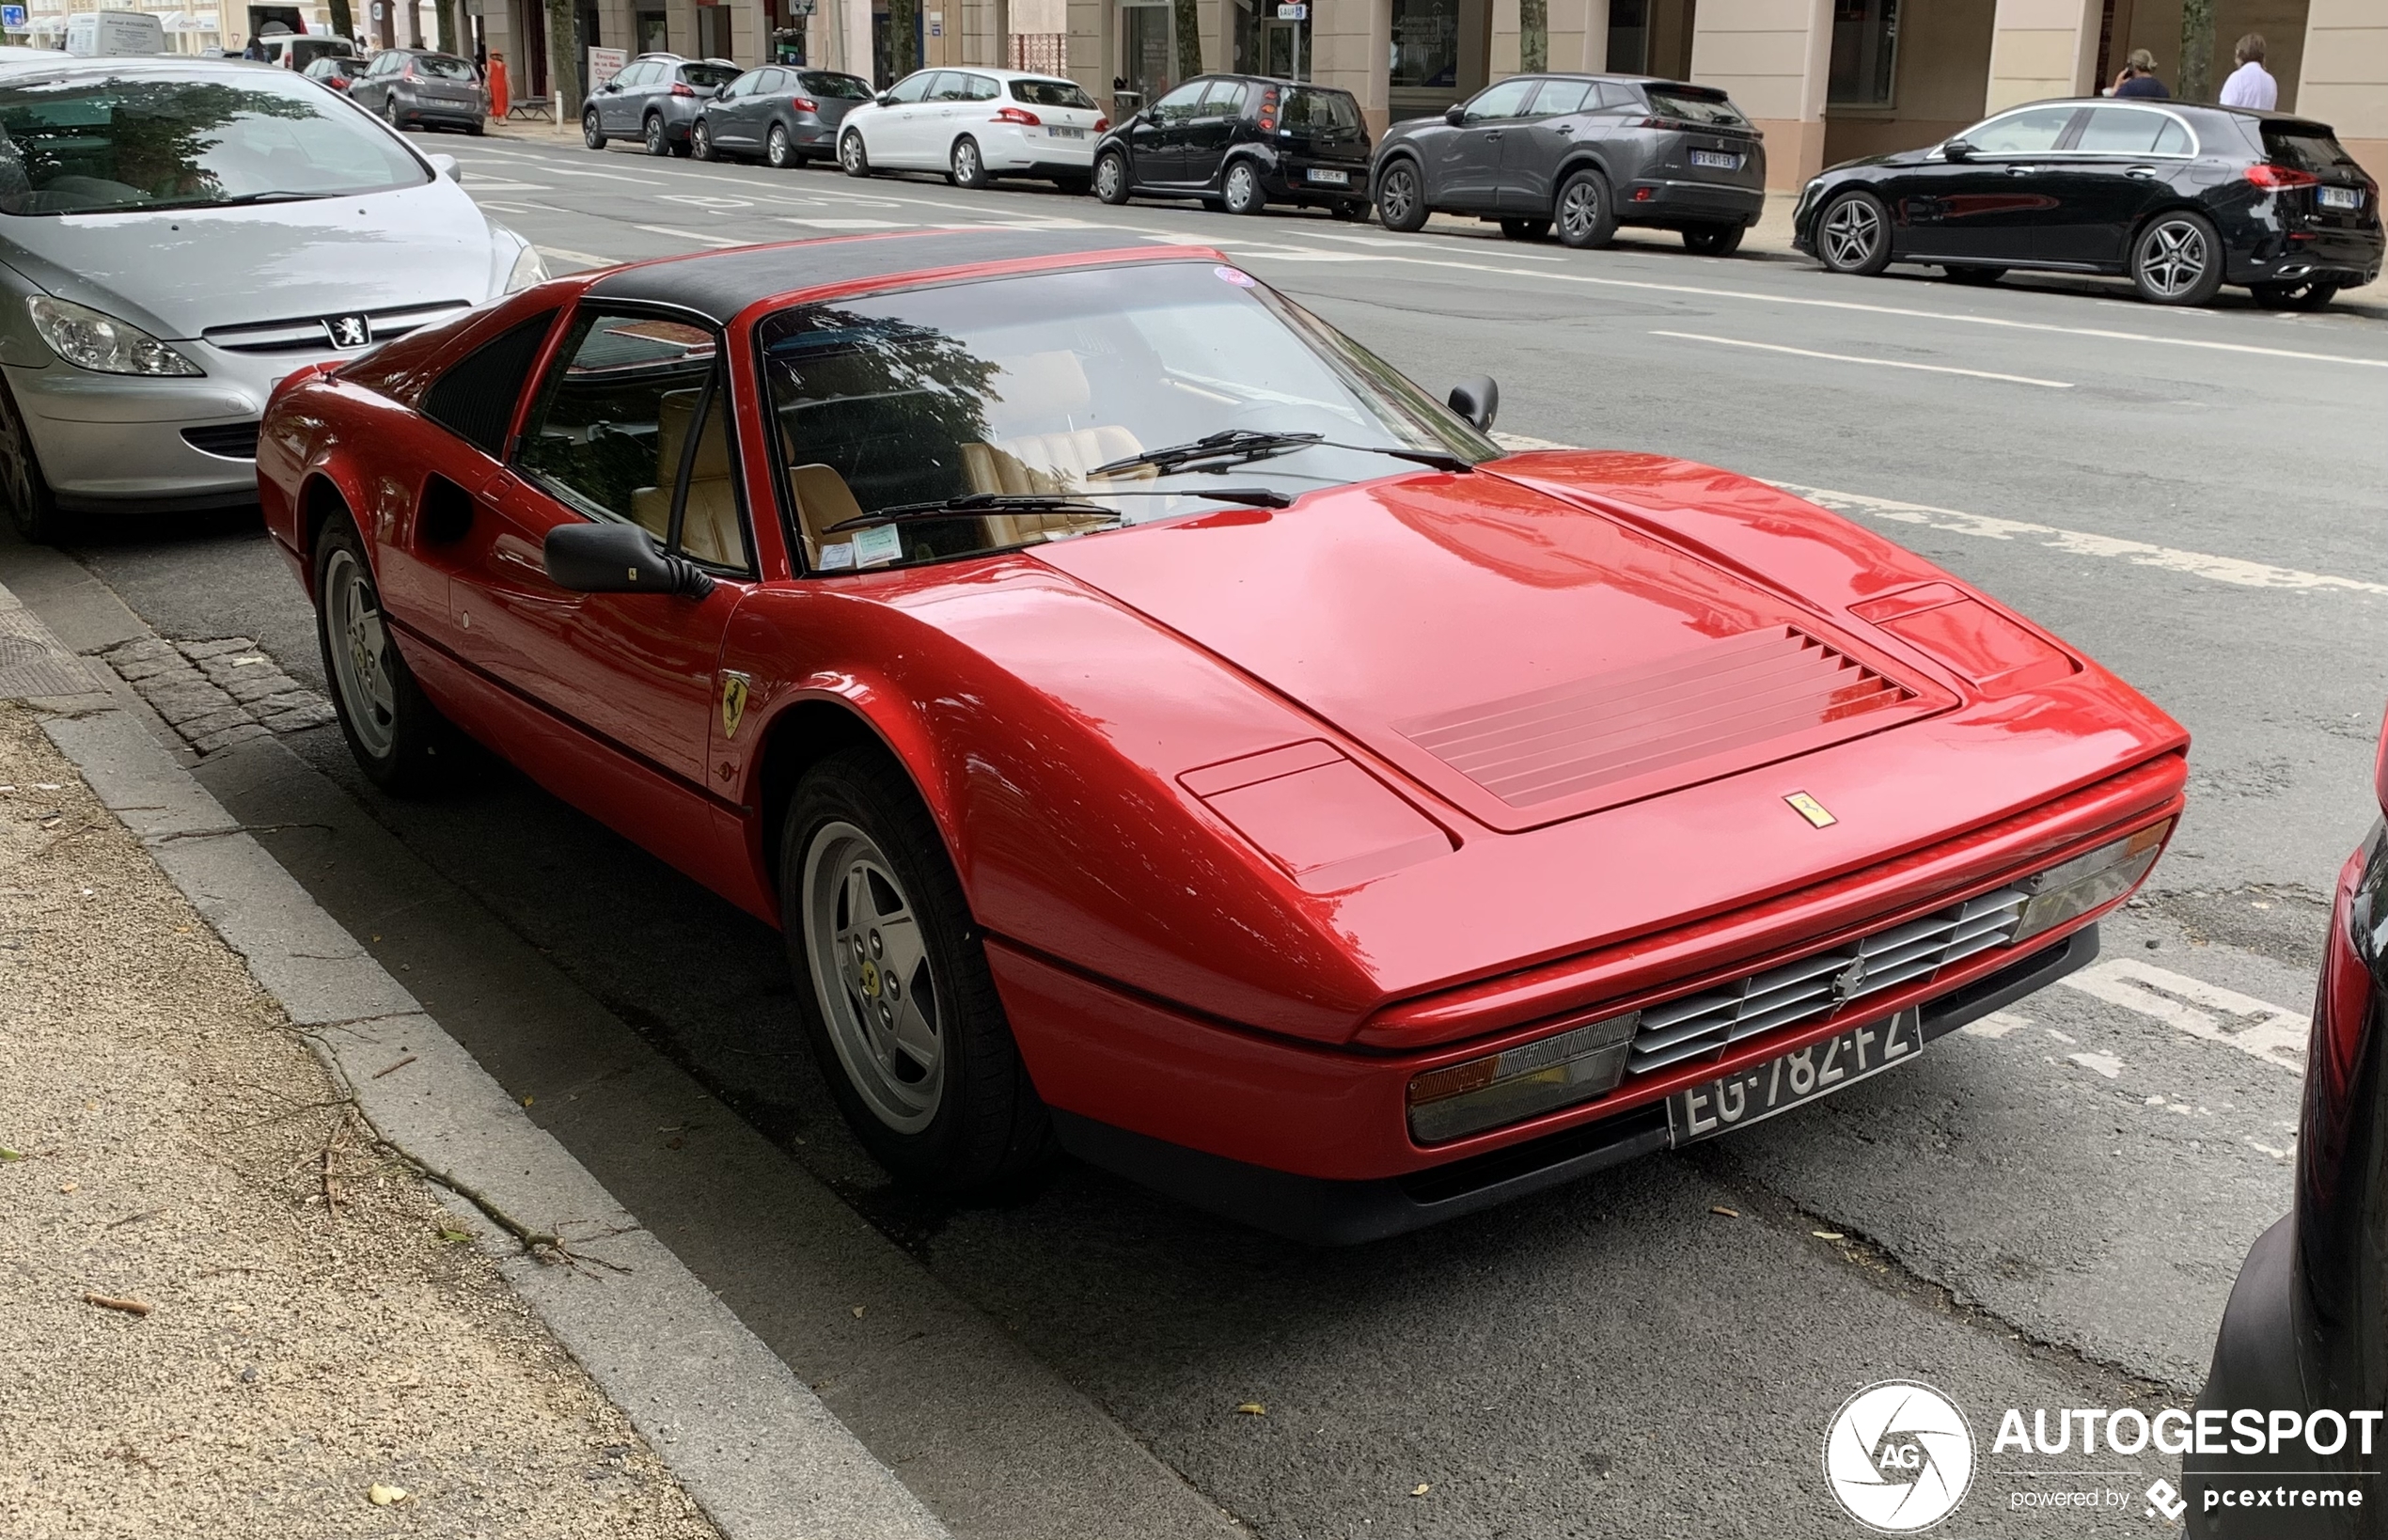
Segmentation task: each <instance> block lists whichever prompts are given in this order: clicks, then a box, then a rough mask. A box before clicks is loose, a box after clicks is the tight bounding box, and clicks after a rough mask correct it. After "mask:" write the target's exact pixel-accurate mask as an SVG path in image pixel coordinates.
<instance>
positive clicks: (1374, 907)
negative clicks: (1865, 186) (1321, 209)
mask: <svg viewBox="0 0 2388 1540" xmlns="http://www.w3.org/2000/svg"><path fill="white" fill-rule="evenodd" d="M1110 239H1112V240H1114V241H1115V240H1116V237H1112V238H1110ZM1104 240H1105V238H1104V237H1102V236H1101V235H1099V234H1094V233H1089V234H1073V233H1055V232H1029V231H987V230H974V231H931V232H925V233H919V234H910V235H898V236H870V237H860V238H854V239H844V240H826V241H812V242H804V243H799V244H789V245H778V246H767V247H746V248H740V249H735V250H728V251H721V252H717V253H709V254H705V255H700V256H694V257H687V258H681V259H671V260H665V261H654V262H646V263H640V264H637V265H634V266H628V267H618V268H612V269H608V270H605V271H603V272H598V273H584V274H576V275H573V276H571V277H567V278H561V279H558V280H555V281H553V282H549V283H545V284H542V285H540V286H539V287H537V288H535V289H531V290H528V291H525V292H523V293H520V294H516V295H514V296H512V297H511V298H510V299H507V300H506V301H504V302H502V303H501V304H498V305H496V306H493V307H491V308H489V309H486V310H483V311H480V312H478V313H476V314H474V315H472V316H469V317H466V318H464V319H463V320H461V321H459V322H455V323H453V324H451V325H448V326H446V327H443V328H439V329H437V330H433V331H427V332H422V333H417V334H416V335H414V336H411V337H408V338H403V339H401V340H400V341H396V342H393V343H390V344H389V345H387V346H385V347H383V348H381V349H379V350H377V351H375V352H373V353H372V354H368V355H366V356H364V357H361V358H359V359H357V360H355V361H353V362H351V363H348V364H345V365H340V366H338V367H330V368H316V369H307V370H302V371H301V372H300V373H298V374H296V375H294V376H292V377H291V380H290V382H289V383H288V384H287V385H285V386H284V388H283V389H282V390H281V391H280V392H279V394H277V396H276V397H275V401H274V402H273V405H272V408H271V410H270V411H269V412H268V414H267V416H266V419H265V423H264V428H263V435H262V439H261V442H260V445H259V461H258V470H259V484H260V487H261V490H262V493H263V496H264V502H265V511H266V519H267V522H268V524H269V526H271V528H272V529H273V532H274V534H275V538H276V539H277V540H279V541H280V542H281V543H282V544H283V545H284V546H285V547H286V548H287V549H288V551H289V554H290V557H291V562H292V564H293V565H294V566H295V567H296V569H297V571H298V573H299V575H300V577H301V578H302V579H303V580H304V581H305V583H306V586H307V589H308V590H309V591H310V592H311V593H312V594H313V596H314V600H315V604H316V607H317V610H318V613H319V615H320V616H321V623H322V642H323V653H324V659H325V664H326V668H327V669H328V671H329V673H330V675H331V678H332V680H333V682H334V684H335V696H336V699H337V701H338V707H339V715H340V721H341V724H342V726H343V727H344V728H345V729H346V731H347V733H348V736H349V741H350V743H351V744H352V746H353V747H354V749H355V753H356V757H357V758H358V760H359V761H360V762H362V763H363V764H364V766H365V768H366V770H367V771H368V772H369V774H370V775H371V776H372V777H373V778H374V779H375V780H377V781H378V782H380V783H381V784H382V785H384V786H385V787H387V788H389V789H390V790H392V791H394V792H402V791H406V790H409V789H412V788H415V787H417V786H420V785H422V784H424V783H426V782H427V781H430V780H432V778H434V777H435V775H436V773H437V772H439V771H440V770H441V769H442V767H444V766H448V765H452V764H454V763H455V762H456V761H457V758H458V756H457V755H456V754H454V753H452V752H450V749H451V747H452V746H453V745H454V738H453V734H454V733H456V732H458V731H462V732H463V733H465V734H467V735H469V736H470V737H471V738H473V739H476V740H478V741H479V743H481V744H483V745H485V746H488V747H489V748H491V749H494V750H495V751H496V752H497V753H498V754H500V755H502V756H504V757H505V758H506V759H508V760H510V761H511V762H514V763H515V764H517V765H519V766H521V767H522V768H523V769H524V770H525V771H526V772H527V773H528V774H530V775H531V776H533V777H535V778H538V779H539V780H541V781H542V782H543V783H544V784H545V785H546V786H548V787H549V788H550V789H552V790H553V791H554V792H555V793H556V794H558V795H559V796H561V797H564V798H566V799H568V800H569V801H571V802H573V803H574V804H575V805H577V806H578V807H580V808H582V809H586V810H587V811H588V812H589V813H590V814H591V815H593V816H595V817H596V818H598V819H601V820H603V821H604V822H605V823H606V824H608V825H611V826H612V827H614V828H616V829H619V830H621V831H622V832H623V833H624V834H626V835H628V836H630V837H631V838H633V839H635V840H636V841H639V842H640V843H642V844H644V845H645V846H646V847H647V848H649V849H650V850H652V851H654V852H655V853H656V854H657V855H659V856H663V857H664V858H665V859H667V860H669V861H671V862H673V863H674V864H675V865H677V866H679V867H680V868H681V869H682V870H683V871H685V872H688V873H689V874H690V875H692V876H694V877H695V878H696V879H697V880H699V881H700V882H703V883H705V884H706V885H708V886H709V887H711V888H715V890H717V891H719V892H721V893H723V894H725V895H727V896H728V897H730V898H731V899H732V900H733V901H735V902H736V903H738V904H741V905H743V906H745V907H746V908H747V909H750V910H752V911H753V912H754V913H755V914H757V915H760V916H762V917H763V918H765V919H769V920H772V921H774V922H776V923H778V924H779V925H780V926H781V927H782V928H783V929H784V931H785V932H786V935H787V938H788V951H789V955H790V957H791V959H792V960H793V965H794V967H795V969H796V971H797V973H798V974H799V975H800V976H801V978H800V981H799V984H800V987H799V990H798V996H799V998H800V1014H801V1015H802V1017H803V1021H804V1026H805V1029H806V1030H807V1032H808V1034H809V1037H810V1039H811V1042H812V1044H813V1045H814V1047H815V1049H816V1050H817V1052H818V1055H819V1058H820V1061H821V1064H822V1067H823V1070H824V1072H825V1074H826V1076H828V1078H829V1080H830V1082H831V1083H832V1085H833V1086H834V1087H835V1088H836V1092H837V1094H838V1097H839V1099H840V1101H841V1104H842V1106H843V1107H844V1109H845V1112H846V1115H847V1116H848V1117H849V1119H850V1120H851V1121H852V1123H853V1124H854V1127H855V1130H856V1133H857V1134H858V1135H859V1136H860V1137H861V1139H862V1140H863V1142H864V1143H865V1144H866V1145H867V1146H868V1147H869V1148H870V1149H871V1151H872V1153H873V1154H874V1155H876V1156H877V1157H878V1158H879V1159H880V1160H881V1161H883V1162H884V1163H885V1164H886V1165H887V1166H888V1168H889V1169H890V1170H891V1171H895V1172H896V1173H897V1174H898V1175H900V1176H901V1177H903V1178H906V1179H909V1180H911V1181H914V1182H918V1183H923V1184H928V1185H933V1186H941V1187H945V1188H949V1189H953V1188H967V1187H973V1186H983V1185H985V1184H988V1183H991V1182H996V1181H998V1180H1001V1179H1004V1178H1007V1177H1010V1176H1012V1175H1013V1174H1015V1173H1017V1172H1019V1171H1023V1170H1025V1169H1027V1168H1028V1167H1029V1166H1030V1165H1032V1164H1033V1163H1035V1162H1037V1161H1039V1160H1040V1159H1042V1158H1045V1156H1046V1155H1048V1154H1049V1153H1050V1152H1051V1151H1052V1149H1053V1148H1054V1147H1055V1146H1056V1145H1057V1144H1058V1145H1059V1146H1060V1148H1062V1149H1065V1150H1068V1151H1071V1152H1073V1153H1075V1154H1076V1155H1081V1156H1083V1157H1084V1158H1086V1159H1089V1160H1092V1161H1094V1162H1096V1163H1099V1164H1101V1165H1104V1166H1108V1167H1110V1168H1113V1169H1115V1170H1118V1171H1123V1172H1126V1173H1128V1174H1130V1175H1132V1176H1135V1177H1137V1178H1138V1179H1139V1180H1142V1181H1145V1182H1147V1183H1150V1184H1152V1185H1154V1186H1157V1187H1160V1188H1162V1189H1164V1190H1166V1191H1170V1192H1172V1193H1176V1194H1179V1195H1181V1196H1182V1197H1184V1198H1186V1200H1188V1201H1190V1202H1195V1203H1199V1204H1202V1205H1205V1206H1208V1207H1211V1208H1214V1209H1218V1210H1219V1211H1222V1212H1226V1213H1231V1214H1234V1215H1238V1216H1241V1217H1244V1218H1249V1219H1250V1220H1251V1221H1252V1222H1255V1223H1258V1224H1261V1225H1265V1226H1266V1227H1269V1228H1271V1229H1275V1230H1278V1231H1280V1232H1283V1233H1286V1234H1296V1235H1301V1236H1307V1237H1312V1238H1316V1239H1324V1240H1359V1239H1365V1238H1368V1237H1371V1236H1376V1235H1383V1234H1390V1233H1393V1232H1395V1231H1399V1230H1403V1229H1406V1228H1410V1227H1413V1226H1416V1225H1421V1224H1425V1223H1429V1222H1432V1221H1434V1220H1437V1219H1439V1218H1446V1217H1448V1216H1451V1215H1454V1214H1460V1213H1465V1212H1467V1211H1469V1210H1470V1209H1475V1208H1480V1207H1483V1206H1485V1205H1486V1204H1489V1203H1493V1202H1500V1201H1502V1200H1504V1199H1507V1198H1511V1197H1514V1196H1516V1195H1517V1194H1520V1193H1523V1192H1528V1191H1532V1190H1533V1189H1535V1188H1537V1187H1541V1186H1548V1185H1549V1184H1552V1183H1555V1182H1560V1181H1563V1180H1566V1179H1568V1178H1571V1177H1574V1176H1578V1175H1579V1174H1581V1173H1583V1172H1586V1171H1593V1170H1595V1169H1597V1168H1599V1167H1602V1166H1605V1165H1609V1164H1611V1163H1614V1162H1616V1161H1619V1160H1623V1159H1626V1158H1627V1157H1629V1156H1631V1155H1637V1154H1640V1153H1642V1152H1646V1151H1652V1150H1658V1149H1663V1148H1666V1147H1667V1146H1669V1145H1671V1144H1682V1143H1686V1142H1689V1141H1690V1140H1693V1139H1702V1138H1705V1137H1708V1136H1711V1135H1714V1134H1717V1133H1720V1132H1724V1131H1727V1130H1730V1129H1733V1128H1736V1127H1739V1126H1741V1125H1743V1124H1749V1123H1752V1122H1754V1121H1756V1120H1758V1119H1761V1118H1764V1117H1767V1116H1768V1115H1770V1114H1772V1113H1775V1112H1778V1111H1781V1110H1783V1109H1785V1108H1791V1107H1794V1106H1797V1105H1798V1104H1799V1103H1800V1102H1803V1101H1807V1100H1810V1099H1812V1098H1815V1097H1817V1096H1821V1095H1824V1094H1827V1093H1829V1092H1832V1091H1835V1090H1837V1089H1839V1088H1841V1087H1842V1086H1846V1085H1847V1084H1849V1083H1850V1082H1851V1081H1853V1080H1856V1079H1858V1078H1861V1077H1862V1076H1868V1075H1872V1074H1874V1073H1876V1072H1877V1071H1878V1070H1883V1069H1892V1068H1896V1067H1898V1066H1900V1065H1902V1064H1903V1063H1904V1062H1906V1061H1909V1060H1910V1059H1912V1058H1914V1057H1915V1056H1917V1055H1918V1054H1919V1053H1922V1052H1925V1051H1927V1049H1928V1045H1929V1044H1930V1043H1931V1042H1932V1040H1933V1039H1934V1038H1936V1037H1938V1036H1940V1034H1942V1033H1944V1032H1946V1031H1948V1030H1950V1029H1953V1028H1955V1027H1956V1026H1957V1025H1959V1024H1960V1023H1962V1022H1965V1021H1967V1020H1970V1019H1972V1017H1974V1016H1977V1015H1979V1014H1983V1013H1985V1012H1987V1011H1989V1010H1992V1009H1994V1008H1996V1007H1998V1006H2000V1005H2003V1004H2004V1003H2006V1002H2008V1001H2010V1000H2013V999H2015V998H2018V997H2019V996H2021V995H2023V994H2026V993H2028V992H2030V991H2032V990H2034V989H2037V988H2039V987H2040V986H2041V985H2043V984H2045V983H2047V982H2049V981H2050V980H2052V979H2054V978H2057V977H2058V976H2060V975H2062V974H2064V973H2065V972H2066V971H2067V970H2068V969H2071V968H2074V967H2078V966H2081V965H2082V963H2084V962H2086V961H2088V960H2089V959H2090V958H2091V957H2092V956H2093V955H2095V953H2096V950H2097V932H2096V929H2095V921H2096V919H2097V917H2098V916H2099V915H2100V914H2102V913H2103V912H2104V911H2105V910H2107V909H2108V908H2110V907H2112V906H2113V905H2114V904H2118V903H2120V902H2121V901H2122V899H2123V898H2124V896H2125V895H2126V894H2127V893H2129V891H2130V889H2131V888H2133V887H2135V886H2136V885H2137V884H2138V882H2139V881H2140V879H2141V878H2142V877H2144V875H2145V874H2146V872H2147V871H2148V869H2149V867H2150V866H2151V865H2152V864H2153V863H2154V861H2155V859H2156V857H2157V856H2158V854H2159V852H2160V849H2161V847H2162V846H2163V843H2164V841H2165V839H2166V837H2167V836H2168V834H2169V833H2170V831H2171V829H2172V827H2173V822H2174V819H2175V817H2176V814H2177V813H2178V812H2179V810H2180V807H2181V794H2182V786H2183V782H2184V759H2185V754H2186V749H2187V736H2186V734H2184V733H2183V731H2181V729H2180V728H2179V727H2178V726H2177V725H2176V724H2175V723H2174V722H2173V721H2171V720H2170V719H2169V718H2167V717H2166V716H2165V715H2163V714H2162V713H2160V712H2159V711H2158V710H2156V709H2155V708H2154V707H2153V706H2151V705H2150V704H2149V703H2148V702H2147V701H2146V700H2144V699H2142V698H2141V697H2140V696H2138V695H2137V694H2135V693H2134V692H2133V691H2131V690H2130V689H2129V688H2128V687H2127V686H2125V685H2124V684H2121V683H2120V682H2118V681H2117V680H2115V679H2114V678H2113V676H2111V675H2109V674H2107V673H2105V672H2104V671H2102V670H2101V669H2099V668H2097V666H2096V665H2095V664H2092V663H2090V662H2088V661H2086V660H2085V659H2083V658H2082V657H2081V656H2079V655H2078V654H2076V653H2075V652H2071V651H2070V650H2069V649H2067V648H2066V647H2065V646H2064V645H2063V644H2061V643H2059V642H2057V641H2056V640H2054V639H2053V638H2051V637H2050V636H2047V635H2045V634H2044V633H2042V632H2040V631H2038V630H2037V629H2035V628H2034V627H2033V626H2031V625H2029V624H2028V623H2026V622H2024V621H2019V620H2018V619H2016V618H2015V617H2014V616H2012V615H2010V614H2009V613H2007V612H2006V611H2005V610H2003V609H2002V608H2000V607H1999V606H1998V605H1995V604H1993V603H1991V602H1990V601H1988V600H1987V599H1985V598H1984V597H1983V596H1982V595H1980V594H1978V593H1976V592H1974V591H1972V589H1968V588H1967V587H1966V586H1965V585H1963V584H1962V583H1959V582H1957V581H1956V580H1955V579H1953V578H1951V577H1950V576H1949V575H1948V574H1945V573H1943V572H1940V570H1938V569H1937V568H1935V567H1933V566H1932V565H1930V564H1929V563H1928V562H1925V561H1924V560H1922V559H1920V558H1917V557H1915V556H1913V555H1911V554H1909V552H1907V551H1905V550H1903V549H1901V548H1900V547H1899V546H1897V545H1894V544H1893V543H1891V542H1888V541H1885V540H1882V539H1880V538H1878V537H1877V536H1876V535H1873V534H1871V533H1869V532H1867V531H1866V530H1864V529H1861V528H1858V527H1855V526H1852V525H1850V524H1848V523H1846V522H1845V521H1843V520H1841V519H1839V518H1836V517H1834V516H1833V515H1832V514H1830V513H1827V512H1825V511H1822V510H1820V509H1817V508H1815V507H1813V506H1811V505H1809V504H1807V503H1804V502H1801V501H1799V500H1798V499H1797V498H1794V497H1791V496H1789V495H1785V494H1783V493H1781V492H1778V491H1775V490H1774V489H1772V488H1769V487H1767V486H1765V485H1762V484H1760V483H1758V482H1756V481H1752V480H1749V479H1744V478H1742V477H1739V476H1736V475H1733V474H1731V473H1729V472H1725V471H1720V470H1715V469H1712V468H1710V467H1708V466H1705V465H1695V464H1685V463H1682V462H1680V461H1674V460H1668V459H1663V458H1660V457H1657V456H1653V455H1647V454H1628V453H1619V452H1576V451H1555V450H1554V451H1545V452H1533V453H1504V452H1503V451H1502V450H1501V449H1500V447H1499V446H1498V445H1496V444H1495V443H1494V442H1493V441H1492V440H1491V439H1490V438H1488V437H1486V436H1485V431H1486V430H1487V429H1488V428H1489V427H1490V425H1491V419H1492V414H1493V404H1494V391H1493V387H1492V383H1491V382H1490V381H1488V380H1479V381H1475V382H1471V383H1469V384H1467V385H1461V386H1459V387H1458V388H1456V389H1454V390H1453V392H1452V395H1451V404H1450V405H1449V406H1448V407H1447V406H1445V405H1444V404H1441V403H1438V401H1435V399H1434V398H1433V397H1431V396H1430V395H1428V394H1426V393H1425V392H1423V391H1422V390H1420V389H1419V388H1418V387H1417V386H1415V385H1412V384H1410V383H1409V382H1408V381H1406V380H1405V379H1404V378H1402V376H1401V375H1399V374H1398V373H1396V372H1395V371H1394V370H1392V369H1390V368H1389V367H1387V366H1386V365H1385V364H1383V363H1382V362H1380V361H1379V360H1377V359H1376V358H1375V357H1373V356H1371V355H1370V354H1368V353H1367V352H1366V351H1365V350H1363V349H1362V348H1360V347H1359V346H1358V345H1357V344H1355V343H1354V342H1352V341H1351V340H1349V339H1348V338H1344V337H1343V336H1341V335H1339V334H1338V333H1336V332H1335V331H1334V330H1333V329H1331V328H1329V327H1328V326H1326V325H1325V324H1323V323H1321V322H1319V321H1318V320H1317V319H1316V318H1314V317H1312V316H1311V315H1309V314H1307V313H1306V312H1304V311H1303V310H1301V309H1300V308H1299V307H1298V306H1295V305H1293V304H1291V303H1290V302H1288V301H1287V300H1285V299H1284V298H1283V297H1281V296H1280V295H1278V294H1276V293H1273V292H1272V291H1270V290H1269V289H1268V288H1267V287H1266V286H1265V285H1263V284H1260V283H1258V282H1256V281H1255V280H1254V279H1253V278H1251V277H1250V276H1249V275H1246V274H1244V273H1242V272H1240V271H1238V270H1237V269H1236V268H1234V267H1233V266H1231V265H1229V264H1228V263H1227V261H1226V260H1225V259H1223V258H1222V257H1221V256H1220V255H1219V254H1218V253H1217V252H1214V251H1208V250H1202V249H1199V248H1188V247H1155V246H1137V247H1133V248H1130V249H1124V250H1123V249H1116V248H1114V247H1110V246H1107V245H1105V244H1103V242H1104Z"/></svg>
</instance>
